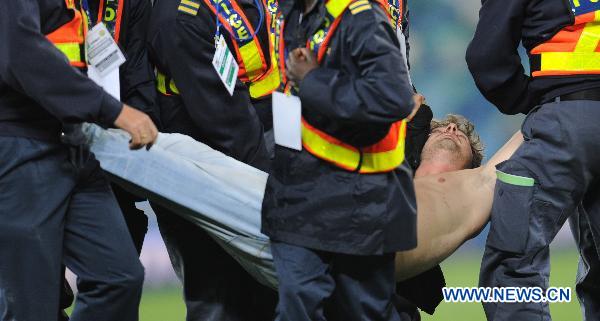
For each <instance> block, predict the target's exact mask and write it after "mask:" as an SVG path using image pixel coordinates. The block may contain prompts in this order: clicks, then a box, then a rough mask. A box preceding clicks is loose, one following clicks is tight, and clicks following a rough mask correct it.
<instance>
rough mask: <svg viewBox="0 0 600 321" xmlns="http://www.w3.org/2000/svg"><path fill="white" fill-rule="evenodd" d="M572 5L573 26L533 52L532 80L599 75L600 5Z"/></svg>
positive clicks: (582, 1) (581, 1) (585, 1)
mask: <svg viewBox="0 0 600 321" xmlns="http://www.w3.org/2000/svg"><path fill="white" fill-rule="evenodd" d="M571 3H572V5H573V11H574V12H575V22H574V24H573V25H571V26H567V27H565V28H563V29H562V30H560V31H559V32H558V33H557V34H556V35H554V37H552V38H551V39H550V40H548V41H546V42H544V43H542V44H540V45H538V46H536V47H535V48H533V49H532V50H531V52H530V59H531V71H532V72H531V75H532V76H533V77H542V76H569V75H585V74H600V2H598V1H597V0H596V1H594V0H578V1H574V2H571ZM581 9H585V10H583V11H581Z"/></svg>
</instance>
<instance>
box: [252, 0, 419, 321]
mask: <svg viewBox="0 0 600 321" xmlns="http://www.w3.org/2000/svg"><path fill="white" fill-rule="evenodd" d="M382 7H385V4H384V3H380V2H370V1H367V0H358V1H351V0H329V1H319V0H304V1H303V0H297V1H288V2H285V3H282V4H281V13H282V15H283V18H282V21H281V22H282V23H281V24H280V26H281V29H282V30H281V31H280V34H281V35H283V38H284V43H283V46H281V50H280V51H279V54H280V55H286V56H287V57H288V58H287V61H286V66H285V70H286V72H285V75H286V77H284V83H285V84H286V85H285V88H286V91H287V90H289V89H291V88H294V89H292V92H293V93H295V94H297V95H298V96H299V98H300V100H301V102H302V116H303V120H302V123H301V127H302V144H303V149H302V151H296V150H292V149H287V148H284V147H280V146H277V147H276V150H275V161H274V165H273V172H272V174H271V176H270V177H269V181H268V184H267V190H266V195H265V199H264V202H263V221H262V230H263V233H265V234H267V235H268V236H269V237H270V238H271V242H272V252H273V257H274V260H275V267H276V270H277V273H278V277H279V282H280V283H279V305H278V308H277V314H278V318H277V320H286V321H287V320H292V321H295V320H325V319H326V318H335V319H339V320H366V319H368V320H399V315H398V312H397V311H396V310H395V309H393V308H392V296H393V293H394V273H393V270H394V253H395V252H396V251H401V250H408V249H411V248H414V247H415V245H416V224H415V223H416V213H415V196H414V190H413V185H412V173H411V171H410V169H409V168H408V166H407V165H406V163H405V162H404V135H405V129H406V127H405V126H406V122H405V121H404V120H403V119H405V118H406V117H408V116H409V114H411V111H412V109H413V106H414V105H415V104H414V102H413V88H412V86H411V85H410V81H409V77H408V69H407V67H406V64H405V63H404V61H405V57H404V56H403V54H402V52H401V50H400V43H399V41H398V38H397V37H396V32H395V30H394V26H393V25H392V24H391V23H390V20H389V18H388V16H387V15H386V12H385V9H383V8H382ZM326 305H327V306H329V307H330V308H328V309H327V312H324V307H325V306H326ZM334 316H335V317H334Z"/></svg>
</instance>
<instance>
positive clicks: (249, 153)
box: [148, 0, 280, 321]
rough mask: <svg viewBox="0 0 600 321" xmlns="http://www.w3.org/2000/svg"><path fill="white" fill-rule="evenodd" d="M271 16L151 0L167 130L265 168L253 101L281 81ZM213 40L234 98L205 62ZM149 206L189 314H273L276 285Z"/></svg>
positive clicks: (266, 9)
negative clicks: (233, 65)
mask: <svg viewBox="0 0 600 321" xmlns="http://www.w3.org/2000/svg"><path fill="white" fill-rule="evenodd" d="M273 9H275V10H273ZM275 12H276V3H275V2H274V1H272V0H271V1H268V2H267V1H262V0H258V1H252V0H219V1H216V0H215V1H210V0H206V1H203V0H159V1H157V2H156V3H155V5H154V9H153V14H152V18H151V23H150V29H149V33H148V46H149V53H150V58H151V60H152V62H153V63H154V64H155V65H156V68H157V72H158V77H157V84H158V85H157V89H158V92H159V96H158V103H159V106H160V117H161V123H162V126H163V129H164V131H165V132H169V133H182V134H186V135H188V136H191V137H193V138H194V139H196V140H198V141H200V142H203V143H205V144H207V145H209V146H211V147H212V148H214V149H216V150H219V151H221V152H223V153H224V154H226V155H228V156H231V157H233V158H235V159H237V160H239V161H242V162H244V163H247V164H250V165H252V166H254V167H256V168H259V169H261V170H263V171H267V172H268V171H269V167H270V159H269V156H268V154H267V150H266V148H265V143H264V138H263V127H262V125H261V121H260V120H259V118H258V116H257V113H256V111H255V109H254V107H253V105H252V99H253V98H256V99H260V98H261V97H265V96H267V95H269V94H270V93H271V92H272V91H273V90H275V89H276V88H277V87H278V85H279V83H280V81H279V71H278V68H277V64H276V61H274V60H273V59H271V54H272V53H273V48H272V46H271V43H270V41H269V36H270V34H272V30H273V29H272V28H271V22H272V21H273V19H274V13H275ZM217 13H218V21H217V15H216V14H217ZM260 23H262V24H260ZM218 26H219V27H218ZM215 36H217V37H215ZM220 37H223V38H224V39H225V41H226V43H227V48H228V49H229V51H230V52H231V53H233V54H234V55H235V58H236V61H237V63H238V65H239V70H240V73H239V74H238V78H239V79H237V82H236V84H235V87H234V88H233V93H232V94H230V93H229V91H228V89H227V88H226V86H225V84H224V82H223V81H222V80H221V78H220V77H219V74H218V73H217V71H216V70H215V67H214V66H213V63H212V60H213V57H214V55H215V52H216V47H215V45H216V40H217V42H218V40H219V39H220ZM233 76H235V75H233ZM263 99H264V98H263ZM198 193H202V191H198ZM152 207H153V209H154V210H155V212H156V213H157V217H158V223H159V227H160V230H161V234H162V236H163V239H164V240H165V243H166V245H167V249H168V251H169V254H170V257H171V263H172V264H173V267H174V269H175V271H176V273H177V274H178V276H179V278H180V280H181V281H182V283H183V286H184V299H185V302H186V306H187V320H202V321H208V320H257V321H264V320H269V319H272V318H273V313H274V310H275V302H276V300H277V297H276V294H275V292H274V291H272V290H271V289H268V288H266V287H265V286H263V285H261V284H259V283H258V282H257V281H255V280H254V279H253V278H252V277H251V276H250V275H249V274H248V273H247V272H246V271H245V270H244V269H243V268H242V267H241V266H240V265H239V264H238V263H237V262H236V261H235V260H234V259H233V258H232V257H231V256H229V255H228V254H227V253H226V252H225V251H224V250H223V249H222V248H221V247H220V246H219V245H218V244H217V243H216V242H215V241H214V240H212V239H211V238H210V237H209V236H208V235H207V233H206V232H205V231H203V230H202V229H201V228H199V227H196V226H194V225H192V224H190V223H189V222H187V221H185V220H184V219H182V218H180V217H178V216H177V215H176V214H175V213H173V212H172V211H170V210H169V209H166V208H163V207H161V206H157V205H156V204H152ZM206 258H209V259H208V260H207V259H206Z"/></svg>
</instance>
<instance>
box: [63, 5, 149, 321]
mask: <svg viewBox="0 0 600 321" xmlns="http://www.w3.org/2000/svg"><path fill="white" fill-rule="evenodd" d="M82 3H85V4H86V6H84V7H85V8H87V12H86V14H87V15H89V17H88V24H89V25H90V26H94V25H96V24H97V23H104V24H105V25H106V26H107V29H108V30H109V32H110V33H111V35H112V36H113V38H114V39H115V41H116V42H118V43H119V45H120V46H121V48H122V49H123V52H124V54H125V57H126V58H127V60H126V61H125V63H124V64H123V65H121V67H120V68H119V80H120V89H121V90H120V91H121V92H120V94H121V95H120V96H121V99H122V100H123V102H125V103H126V104H128V105H130V106H135V108H137V109H139V110H141V111H143V112H144V113H146V114H147V115H149V116H150V118H151V119H152V121H153V122H154V123H155V124H159V123H158V121H159V118H158V110H157V108H156V106H155V100H156V90H155V85H154V72H153V69H152V66H151V65H150V62H149V60H148V54H147V50H146V46H145V44H146V42H145V40H146V30H147V27H148V23H149V20H150V13H151V9H152V4H151V3H150V1H149V0H83V2H82ZM159 127H160V126H159ZM111 187H112V189H113V192H114V194H115V197H116V199H117V202H118V203H119V207H120V208H121V211H122V212H123V216H124V217H125V222H126V223H127V228H128V230H129V233H130V235H131V238H132V239H133V242H134V245H135V247H136V250H137V252H138V254H140V253H141V251H142V244H143V243H144V237H145V235H146V232H147V231H148V217H147V216H146V215H145V214H144V211H142V210H139V209H138V208H136V206H135V203H136V201H142V200H143V199H139V198H137V197H136V196H134V195H133V194H131V193H129V192H127V191H125V190H124V189H123V188H121V187H120V186H119V185H117V184H111ZM72 300H73V294H72V292H71V291H70V288H69V285H68V283H66V281H65V291H64V292H63V294H62V297H61V308H63V309H66V308H67V307H69V306H70V305H71V303H72ZM61 314H62V319H63V320H68V318H67V316H66V314H64V313H61Z"/></svg>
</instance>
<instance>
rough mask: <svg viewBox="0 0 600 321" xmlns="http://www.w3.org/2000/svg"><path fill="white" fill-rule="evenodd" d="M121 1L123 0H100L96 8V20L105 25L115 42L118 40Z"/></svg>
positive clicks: (121, 15)
mask: <svg viewBox="0 0 600 321" xmlns="http://www.w3.org/2000/svg"><path fill="white" fill-rule="evenodd" d="M123 2H125V0H101V1H100V7H99V8H98V21H101V22H103V23H104V24H105V25H106V28H107V29H108V31H110V33H111V35H112V36H113V38H114V39H115V41H116V42H119V37H120V33H121V20H122V19H123Z"/></svg>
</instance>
